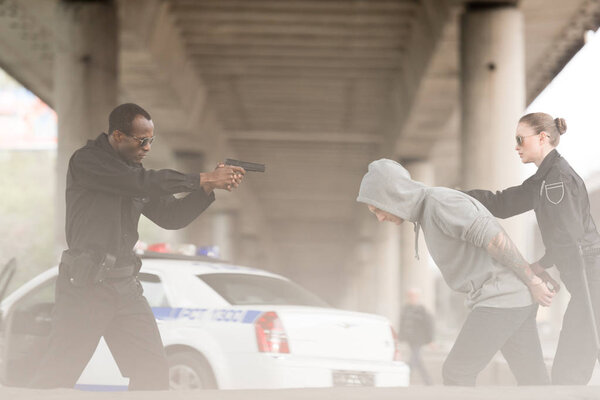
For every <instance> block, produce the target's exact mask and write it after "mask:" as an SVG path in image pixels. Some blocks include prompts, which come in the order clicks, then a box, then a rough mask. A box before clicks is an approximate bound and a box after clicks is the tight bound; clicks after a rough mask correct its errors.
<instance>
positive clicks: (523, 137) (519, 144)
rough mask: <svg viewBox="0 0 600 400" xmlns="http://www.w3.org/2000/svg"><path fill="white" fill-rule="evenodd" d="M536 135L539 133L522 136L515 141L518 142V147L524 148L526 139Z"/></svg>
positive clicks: (516, 137) (518, 136)
mask: <svg viewBox="0 0 600 400" xmlns="http://www.w3.org/2000/svg"><path fill="white" fill-rule="evenodd" d="M540 133H541V132H540ZM536 135H539V133H534V134H533V135H527V136H520V135H517V136H515V139H516V140H517V146H523V141H524V140H525V138H528V137H530V136H536Z"/></svg>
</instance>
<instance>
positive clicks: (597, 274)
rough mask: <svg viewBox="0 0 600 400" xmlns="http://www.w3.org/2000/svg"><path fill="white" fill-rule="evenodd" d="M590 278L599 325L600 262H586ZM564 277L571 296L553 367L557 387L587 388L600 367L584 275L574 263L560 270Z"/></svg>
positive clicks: (553, 378) (595, 258)
mask: <svg viewBox="0 0 600 400" xmlns="http://www.w3.org/2000/svg"><path fill="white" fill-rule="evenodd" d="M586 265H587V267H586V270H587V278H588V282H589V287H590V292H591V299H592V304H593V307H594V311H595V315H596V323H599V322H600V258H598V257H591V258H586ZM559 270H560V277H561V279H562V281H563V282H564V284H565V286H566V288H567V290H568V291H569V293H570V294H571V300H570V301H569V305H568V306H567V310H566V312H565V315H564V317H563V324H562V329H561V331H560V337H559V339H558V348H557V349H556V355H555V356H554V363H553V365H552V383H553V384H555V385H586V384H587V383H588V382H589V380H590V378H591V377H592V373H593V371H594V366H595V364H596V359H597V357H598V352H597V349H596V342H595V340H594V334H593V328H592V324H591V318H590V314H589V308H588V302H587V300H586V297H585V287H584V283H583V277H582V271H581V268H580V267H578V263H576V262H574V263H573V265H570V266H569V268H559Z"/></svg>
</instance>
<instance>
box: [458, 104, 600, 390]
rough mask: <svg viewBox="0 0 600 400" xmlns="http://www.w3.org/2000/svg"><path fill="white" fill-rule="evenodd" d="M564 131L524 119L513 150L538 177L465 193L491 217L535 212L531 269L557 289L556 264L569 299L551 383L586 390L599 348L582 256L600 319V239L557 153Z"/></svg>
mask: <svg viewBox="0 0 600 400" xmlns="http://www.w3.org/2000/svg"><path fill="white" fill-rule="evenodd" d="M566 130H567V124H566V122H565V120H564V119H562V118H556V119H553V118H552V117H551V116H550V115H548V114H545V113H532V114H527V115H525V116H523V117H522V118H521V119H520V120H519V124H518V125H517V132H516V140H517V146H516V148H515V150H517V152H518V153H519V157H521V161H522V162H523V163H535V165H536V166H537V167H538V169H537V172H536V173H535V174H534V175H533V176H531V177H529V178H528V179H527V180H525V181H524V182H523V183H522V184H521V185H519V186H514V187H510V188H508V189H506V190H503V191H498V192H496V193H493V192H490V191H487V190H471V191H468V192H467V194H469V195H471V196H472V197H474V198H476V199H477V200H479V201H480V202H481V203H483V204H484V205H485V206H486V207H487V208H488V209H489V210H490V211H491V213H492V214H494V215H495V216H496V217H499V218H508V217H511V216H513V215H517V214H521V213H523V212H525V211H528V210H531V209H533V210H534V211H535V215H536V218H537V222H538V225H539V227H540V231H541V233H542V240H543V242H544V246H545V247H546V253H545V254H544V256H543V257H542V258H541V259H540V260H539V261H537V262H536V263H534V264H533V265H532V266H531V268H532V270H533V271H534V272H535V273H536V274H537V275H538V276H539V277H540V278H542V279H543V280H544V281H546V282H547V283H548V284H550V285H552V286H553V287H554V288H555V291H557V290H558V289H559V286H558V284H557V283H556V282H555V281H554V280H553V279H552V278H551V277H550V275H549V274H548V273H547V272H546V268H549V267H552V266H553V265H556V267H557V268H558V270H559V272H560V276H561V278H562V281H563V282H564V284H565V286H566V288H567V290H568V291H569V293H570V294H571V299H570V301H569V305H568V307H567V310H566V312H565V315H564V318H563V325H562V330H561V333H560V338H559V342H558V348H557V350H556V356H555V358H554V364H553V366H552V382H553V383H554V384H563V385H585V384H587V383H588V381H589V380H590V378H591V376H592V371H593V369H594V365H595V361H596V357H597V355H598V354H597V348H596V344H595V343H596V342H595V338H594V330H593V326H592V324H591V322H590V320H591V318H590V314H589V306H588V300H587V296H586V292H585V286H584V283H583V282H584V280H583V269H582V267H581V263H582V257H581V256H580V253H579V249H580V246H581V249H582V250H583V254H584V257H583V262H584V264H585V266H586V272H587V277H588V280H589V288H590V292H591V299H592V305H593V308H594V310H595V311H596V320H597V321H598V320H600V318H599V317H600V313H599V311H600V258H599V257H597V256H594V254H595V253H598V251H595V250H596V249H597V248H600V235H599V234H598V231H597V230H596V225H595V224H594V221H593V219H592V216H591V215H590V203H589V198H588V194H587V190H586V188H585V184H584V183H583V180H582V179H581V178H580V177H579V175H577V173H575V171H574V170H573V169H572V168H571V166H570V165H569V163H568V162H567V161H566V160H565V159H564V158H562V157H561V155H560V154H559V153H558V152H557V151H556V146H558V143H559V141H560V135H562V134H563V133H565V131H566Z"/></svg>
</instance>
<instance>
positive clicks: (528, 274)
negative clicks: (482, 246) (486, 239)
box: [487, 230, 535, 284]
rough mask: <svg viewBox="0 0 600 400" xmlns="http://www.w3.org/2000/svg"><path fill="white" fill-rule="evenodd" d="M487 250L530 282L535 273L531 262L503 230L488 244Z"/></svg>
mask: <svg viewBox="0 0 600 400" xmlns="http://www.w3.org/2000/svg"><path fill="white" fill-rule="evenodd" d="M487 252H488V253H489V254H490V255H491V256H492V258H493V259H494V260H496V261H498V262H499V263H500V264H502V265H504V266H505V267H508V268H510V269H512V270H513V271H514V272H515V274H517V276H518V277H519V278H520V279H521V280H522V281H523V282H525V283H526V284H529V283H530V282H531V280H532V279H533V278H534V277H535V274H534V273H533V271H532V270H531V268H529V263H528V262H527V261H526V260H525V259H524V258H523V256H522V255H521V253H520V252H519V249H517V246H515V244H514V243H513V242H512V240H510V237H508V235H507V234H506V232H504V230H501V231H500V232H499V233H498V234H497V235H496V236H494V237H493V238H492V240H491V241H490V243H488V245H487Z"/></svg>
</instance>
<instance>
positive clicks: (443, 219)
mask: <svg viewBox="0 0 600 400" xmlns="http://www.w3.org/2000/svg"><path fill="white" fill-rule="evenodd" d="M433 216H434V218H435V223H436V224H437V225H438V226H439V227H440V229H441V230H442V231H443V232H444V233H445V234H446V235H448V236H450V237H453V238H455V239H460V240H464V241H466V242H469V243H471V244H473V245H474V246H476V247H482V248H484V247H486V246H487V245H488V243H490V242H491V240H492V238H493V237H494V236H496V235H497V234H498V233H499V232H500V231H501V227H500V225H499V224H498V222H497V221H496V219H495V218H494V217H493V216H492V215H491V214H490V213H489V212H485V211H482V210H479V209H478V208H477V206H476V205H475V204H474V203H473V202H472V201H471V200H469V199H467V198H465V197H462V196H456V197H452V198H448V199H445V200H444V201H443V202H442V201H438V202H437V204H436V205H435V210H434V212H433Z"/></svg>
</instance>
